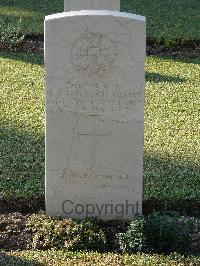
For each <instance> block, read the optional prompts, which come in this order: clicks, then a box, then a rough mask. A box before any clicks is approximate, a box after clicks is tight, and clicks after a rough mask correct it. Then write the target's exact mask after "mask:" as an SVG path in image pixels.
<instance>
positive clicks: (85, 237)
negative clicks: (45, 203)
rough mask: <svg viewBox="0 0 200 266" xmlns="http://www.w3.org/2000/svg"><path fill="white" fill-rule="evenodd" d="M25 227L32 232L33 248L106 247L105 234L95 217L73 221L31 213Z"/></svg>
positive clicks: (91, 248)
mask: <svg viewBox="0 0 200 266" xmlns="http://www.w3.org/2000/svg"><path fill="white" fill-rule="evenodd" d="M27 228H28V229H29V230H30V231H31V232H32V235H33V240H32V247H33V248H34V249H44V250H45V249H48V248H64V249H66V250H69V251H74V250H95V251H103V250H105V248H106V236H105V234H104V232H103V231H102V229H101V228H100V227H99V225H98V221H97V220H95V219H86V220H83V221H73V220H70V219H53V218H50V217H48V216H46V215H33V216H31V218H30V219H29V221H28V223H27Z"/></svg>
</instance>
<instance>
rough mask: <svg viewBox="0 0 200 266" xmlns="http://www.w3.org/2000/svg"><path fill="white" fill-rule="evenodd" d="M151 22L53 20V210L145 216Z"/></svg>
mask: <svg viewBox="0 0 200 266" xmlns="http://www.w3.org/2000/svg"><path fill="white" fill-rule="evenodd" d="M145 25H146V24H145V18H144V17H141V16H136V15H132V14H126V13H120V12H112V11H111V12H109V11H80V12H67V13H62V14H56V15H51V16H47V17H46V21H45V67H46V208H47V213H48V214H49V215H53V216H56V215H61V216H64V217H72V218H85V217H87V216H98V217H100V218H102V219H105V220H109V219H129V218H132V217H133V215H134V214H136V213H137V212H139V213H141V212H142V183H143V178H142V177H143V131H144V128H143V127H144V126H143V125H144V77H145V75H144V73H145V72H144V60H145Z"/></svg>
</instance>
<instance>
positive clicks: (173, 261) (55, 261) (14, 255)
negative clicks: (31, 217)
mask: <svg viewBox="0 0 200 266" xmlns="http://www.w3.org/2000/svg"><path fill="white" fill-rule="evenodd" d="M199 264H200V257H183V256H179V255H176V254H172V255H169V256H165V255H156V254H154V255H149V254H135V255H118V254H113V253H107V254H99V253H81V252H77V253H70V252H67V253H65V252H64V251H55V250H48V251H21V252H20V251H18V252H3V251H2V252H1V253H0V265H1V266H11V265H12V266H13V265H16V266H17V265H19V266H29V265H34V266H36V265H37V266H43V265H48V266H49V265H51V266H62V265H63V266H64V265H77V266H78V265H85V266H89V265H98V266H100V265H102V266H103V265H108V266H111V265H112V266H114V265H132V266H134V265H135V266H146V265H150V266H157V265H165V266H175V265H181V266H188V265H194V266H195V265H199Z"/></svg>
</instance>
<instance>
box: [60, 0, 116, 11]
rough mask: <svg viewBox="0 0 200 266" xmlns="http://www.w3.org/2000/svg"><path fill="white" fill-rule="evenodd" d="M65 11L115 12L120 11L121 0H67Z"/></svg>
mask: <svg viewBox="0 0 200 266" xmlns="http://www.w3.org/2000/svg"><path fill="white" fill-rule="evenodd" d="M64 10H65V11H73V10H75V11H78V10H79V11H80V10H115V11H120V0H65V2H64Z"/></svg>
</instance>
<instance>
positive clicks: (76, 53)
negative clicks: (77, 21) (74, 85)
mask: <svg viewBox="0 0 200 266" xmlns="http://www.w3.org/2000/svg"><path fill="white" fill-rule="evenodd" d="M116 57H117V49H116V46H115V44H114V42H113V41H112V40H111V39H110V38H108V37H107V36H106V35H104V34H100V33H88V34H86V35H84V36H82V37H80V38H79V39H78V40H77V41H76V42H75V43H74V45H73V47H72V50H71V61H72V64H73V65H74V67H75V69H76V71H77V72H79V73H81V74H82V75H84V76H105V75H106V74H108V73H110V72H111V71H112V69H113V67H114V62H115V60H116Z"/></svg>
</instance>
